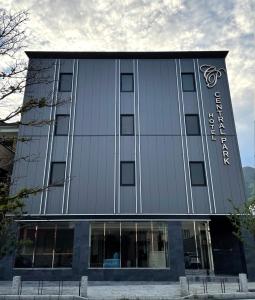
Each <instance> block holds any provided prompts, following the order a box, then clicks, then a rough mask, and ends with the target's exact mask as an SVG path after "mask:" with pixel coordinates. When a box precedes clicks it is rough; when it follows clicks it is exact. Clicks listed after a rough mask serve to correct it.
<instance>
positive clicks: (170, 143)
mask: <svg viewBox="0 0 255 300" xmlns="http://www.w3.org/2000/svg"><path fill="white" fill-rule="evenodd" d="M30 63H31V64H38V63H40V64H44V65H51V64H52V68H51V71H50V70H47V72H48V73H49V78H50V81H51V83H50V84H48V85H47V87H45V86H43V85H39V86H36V87H34V88H28V89H27V90H26V93H25V99H27V98H28V97H30V96H31V97H45V96H49V95H50V94H53V97H52V98H51V95H50V98H49V99H50V101H56V100H57V99H58V100H59V101H62V105H58V106H54V107H52V108H50V107H48V108H44V109H42V110H38V111H35V112H32V111H31V112H28V113H26V114H25V115H24V116H23V117H22V120H23V121H28V120H31V119H33V118H35V119H38V118H39V119H50V118H53V119H54V116H55V114H57V113H58V114H70V123H69V135H68V136H54V135H53V131H54V123H51V125H50V126H48V125H45V126H39V127H31V126H22V128H21V130H20V135H21V136H23V135H26V136H32V137H33V140H32V141H30V142H28V143H21V142H19V143H18V147H17V153H16V158H19V157H21V156H27V155H30V156H31V155H33V154H35V155H38V159H37V160H36V161H31V162H29V163H28V162H27V161H25V160H18V161H17V162H16V163H15V168H14V175H13V178H14V179H18V180H17V181H15V184H14V186H13V191H15V190H18V189H19V188H21V187H24V186H31V187H32V186H33V187H34V186H39V187H42V186H43V185H47V182H48V178H49V172H50V163H51V162H52V161H66V182H65V186H64V187H51V188H50V189H49V190H44V191H43V192H42V193H39V194H37V195H35V196H31V197H30V198H29V199H28V200H26V203H27V211H28V212H29V213H32V214H117V213H120V214H136V213H137V214H140V213H142V214H188V213H194V214H210V213H212V214H214V213H217V214H225V213H228V212H229V210H230V204H229V201H228V199H231V200H232V201H233V202H234V203H235V204H238V203H242V202H243V201H244V188H243V182H242V175H241V164H240V157H239V153H238V145H237V139H236V132H235V126H234V119H233V114H232V108H231V100H230V94H229V89H228V82H227V78H226V74H223V76H222V77H221V78H220V79H219V80H218V83H217V85H216V87H215V88H212V89H208V88H207V87H206V85H205V81H204V78H203V75H202V73H201V72H200V71H199V69H198V67H199V66H200V65H202V64H212V65H215V66H217V67H218V68H219V67H225V63H224V59H223V58H222V59H220V58H215V59H199V60H197V59H180V60H179V59H139V60H135V59H134V60H133V59H123V60H119V59H116V60H115V59H55V60H50V59H44V60H40V59H31V61H30ZM60 72H68V73H73V91H72V92H67V93H60V92H58V76H59V73H60ZM121 72H123V73H134V93H132V92H131V93H130V92H120V91H119V84H120V83H119V77H120V76H119V75H120V73H121ZM181 72H194V73H195V79H196V92H182V89H181ZM215 91H220V92H221V96H222V100H223V107H224V124H225V126H226V133H227V135H228V145H229V152H230V157H231V159H230V160H231V164H230V165H229V166H226V165H224V164H223V161H222V154H221V145H220V143H219V142H218V141H216V142H215V141H211V140H210V136H209V134H210V131H209V126H208V125H209V124H208V113H209V112H215V103H214V93H215ZM193 113H195V114H198V115H199V117H200V125H201V134H202V136H188V137H187V136H186V135H185V124H184V115H185V114H193ZM120 114H134V121H135V128H134V131H135V136H119V133H120V132H119V129H120V128H119V115H120ZM205 132H206V135H205ZM120 161H135V180H136V185H135V186H132V187H125V186H120V178H119V165H120ZM189 161H204V162H205V171H206V177H207V186H205V187H192V186H191V183H190V175H189V168H188V165H189Z"/></svg>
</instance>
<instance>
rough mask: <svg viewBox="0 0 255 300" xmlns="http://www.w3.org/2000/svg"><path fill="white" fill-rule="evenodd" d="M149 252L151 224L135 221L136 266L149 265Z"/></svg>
mask: <svg viewBox="0 0 255 300" xmlns="http://www.w3.org/2000/svg"><path fill="white" fill-rule="evenodd" d="M150 253H151V224H150V223H143V222H141V223H137V266H138V267H139V268H148V267H150V262H149V259H150Z"/></svg>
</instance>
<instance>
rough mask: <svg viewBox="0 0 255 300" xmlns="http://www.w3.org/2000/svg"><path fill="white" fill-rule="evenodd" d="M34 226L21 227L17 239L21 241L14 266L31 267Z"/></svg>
mask: <svg viewBox="0 0 255 300" xmlns="http://www.w3.org/2000/svg"><path fill="white" fill-rule="evenodd" d="M35 232H36V230H35V227H32V228H31V227H28V226H26V227H21V228H20V234H19V239H20V241H23V242H22V243H21V247H20V249H18V251H17V255H16V259H15V267H16V268H31V267H32V264H33V251H34V247H35Z"/></svg>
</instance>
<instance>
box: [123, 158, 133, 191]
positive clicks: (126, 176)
mask: <svg viewBox="0 0 255 300" xmlns="http://www.w3.org/2000/svg"><path fill="white" fill-rule="evenodd" d="M120 185H124V186H125V185H126V186H134V185H135V162H134V161H122V162H120Z"/></svg>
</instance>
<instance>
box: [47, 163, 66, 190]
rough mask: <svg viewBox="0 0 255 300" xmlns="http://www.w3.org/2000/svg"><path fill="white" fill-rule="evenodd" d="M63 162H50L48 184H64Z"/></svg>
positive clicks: (64, 166)
mask: <svg viewBox="0 0 255 300" xmlns="http://www.w3.org/2000/svg"><path fill="white" fill-rule="evenodd" d="M65 168H66V163H65V162H52V163H51V175H50V184H51V185H55V186H62V185H64V181H65Z"/></svg>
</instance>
